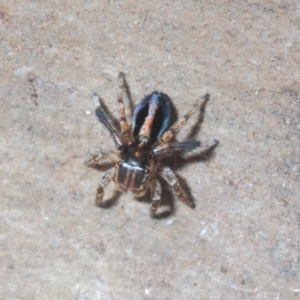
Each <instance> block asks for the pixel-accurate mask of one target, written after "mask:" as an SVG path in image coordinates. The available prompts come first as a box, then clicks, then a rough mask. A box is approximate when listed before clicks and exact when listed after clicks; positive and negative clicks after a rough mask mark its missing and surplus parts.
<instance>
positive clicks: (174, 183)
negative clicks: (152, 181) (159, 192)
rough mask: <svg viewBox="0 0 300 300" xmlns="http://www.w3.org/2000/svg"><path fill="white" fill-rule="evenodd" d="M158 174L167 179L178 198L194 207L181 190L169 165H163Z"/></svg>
mask: <svg viewBox="0 0 300 300" xmlns="http://www.w3.org/2000/svg"><path fill="white" fill-rule="evenodd" d="M160 175H161V176H162V177H163V178H164V179H165V180H166V181H167V183H168V184H169V185H170V186H172V188H173V191H174V193H175V195H176V196H177V198H178V199H179V200H181V201H182V202H184V203H185V204H186V205H187V206H189V207H192V208H194V206H195V205H194V203H193V202H192V201H191V200H190V199H189V198H188V196H187V195H186V194H185V193H184V192H183V190H182V188H181V186H180V184H179V182H178V179H177V177H176V175H175V174H174V172H173V171H172V170H171V169H170V168H169V167H163V168H162V169H161V171H160Z"/></svg>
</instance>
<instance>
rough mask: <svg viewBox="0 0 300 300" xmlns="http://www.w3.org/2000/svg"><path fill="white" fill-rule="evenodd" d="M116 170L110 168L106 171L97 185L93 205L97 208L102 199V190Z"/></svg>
mask: <svg viewBox="0 0 300 300" xmlns="http://www.w3.org/2000/svg"><path fill="white" fill-rule="evenodd" d="M115 173H116V169H115V168H112V169H110V170H108V171H107V172H106V173H105V174H104V175H103V177H102V180H101V183H100V184H99V186H98V188H97V194H96V199H95V204H96V205H97V206H101V203H102V199H103V196H104V189H105V188H106V187H107V186H108V184H109V183H110V182H111V180H112V179H113V177H114V176H115Z"/></svg>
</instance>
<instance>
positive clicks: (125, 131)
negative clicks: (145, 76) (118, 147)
mask: <svg viewBox="0 0 300 300" xmlns="http://www.w3.org/2000/svg"><path fill="white" fill-rule="evenodd" d="M119 88H120V92H119V94H118V103H119V114H120V127H121V132H122V136H123V142H124V143H125V144H126V145H128V144H129V142H130V133H131V132H130V127H129V125H128V122H127V118H126V110H125V104H124V101H123V95H124V94H125V91H126V84H125V74H124V73H122V72H121V73H120V74H119Z"/></svg>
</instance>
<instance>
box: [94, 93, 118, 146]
mask: <svg viewBox="0 0 300 300" xmlns="http://www.w3.org/2000/svg"><path fill="white" fill-rule="evenodd" d="M93 100H94V103H95V106H96V116H97V117H98V120H99V122H100V123H102V124H103V125H104V126H105V127H106V128H107V129H108V131H109V133H110V134H111V136H112V138H113V140H114V142H115V145H116V148H117V149H118V150H121V149H122V148H123V143H122V140H121V138H120V135H119V133H118V131H117V130H116V129H115V128H113V126H112V125H111V124H110V123H109V122H108V120H107V117H106V115H105V113H104V111H103V109H102V107H101V100H100V97H99V95H98V94H96V93H94V94H93Z"/></svg>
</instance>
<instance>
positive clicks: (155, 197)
mask: <svg viewBox="0 0 300 300" xmlns="http://www.w3.org/2000/svg"><path fill="white" fill-rule="evenodd" d="M150 190H151V196H152V203H151V207H150V215H151V216H154V215H155V213H156V210H157V208H158V207H159V205H160V201H161V185H160V183H159V181H158V180H155V179H154V180H152V182H151V183H150Z"/></svg>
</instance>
